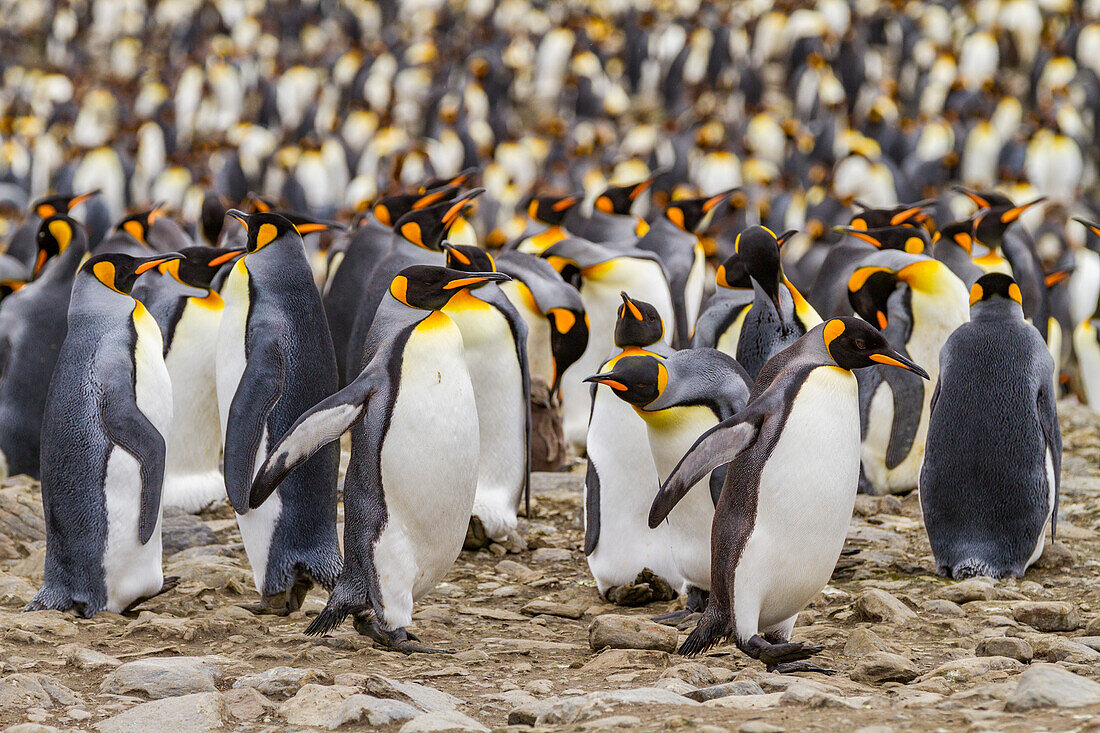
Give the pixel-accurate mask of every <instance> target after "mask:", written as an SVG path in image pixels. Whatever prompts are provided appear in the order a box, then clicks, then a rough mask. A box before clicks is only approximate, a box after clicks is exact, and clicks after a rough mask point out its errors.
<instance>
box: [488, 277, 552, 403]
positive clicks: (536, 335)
mask: <svg viewBox="0 0 1100 733" xmlns="http://www.w3.org/2000/svg"><path fill="white" fill-rule="evenodd" d="M500 289H501V290H502V291H504V294H505V295H507V296H508V300H510V301H511V302H512V305H514V306H515V307H516V310H517V311H519V314H520V316H522V317H523V320H524V322H525V323H526V324H527V364H528V370H529V371H530V373H531V379H532V380H535V379H539V380H541V381H543V382H545V383H546V385H547V386H548V387H549V386H550V385H551V384H553V382H554V355H553V353H552V352H551V350H550V322H549V321H548V320H547V319H546V316H545V315H544V314H543V313H542V311H540V310H539V309H538V306H537V305H536V304H535V299H534V296H533V295H531V291H530V289H528V287H527V286H526V285H524V284H523V283H521V282H519V281H518V280H512V281H509V282H503V283H500Z"/></svg>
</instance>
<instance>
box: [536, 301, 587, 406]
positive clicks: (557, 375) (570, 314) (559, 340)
mask: <svg viewBox="0 0 1100 733" xmlns="http://www.w3.org/2000/svg"><path fill="white" fill-rule="evenodd" d="M546 318H547V320H549V321H550V354H551V356H552V358H553V360H554V383H553V384H552V385H550V393H551V394H555V393H557V391H558V390H559V389H560V388H561V378H562V375H563V374H565V370H566V369H568V368H569V367H570V366H572V365H573V363H574V362H576V361H577V359H580V358H581V356H582V355H583V354H584V351H585V349H587V348H588V328H589V324H588V314H587V313H585V312H584V309H583V308H581V309H580V310H573V309H570V308H551V309H549V310H548V311H546Z"/></svg>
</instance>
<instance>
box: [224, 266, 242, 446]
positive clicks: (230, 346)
mask: <svg viewBox="0 0 1100 733" xmlns="http://www.w3.org/2000/svg"><path fill="white" fill-rule="evenodd" d="M222 295H223V297H224V299H225V308H224V309H223V312H222V319H221V324H220V326H219V328H218V352H217V353H218V365H217V384H218V411H219V413H220V416H221V429H222V440H223V442H224V440H225V428H226V424H227V423H228V422H229V406H230V405H231V404H233V396H234V395H235V394H236V393H237V386H238V385H239V384H240V383H241V375H243V374H244V368H245V365H246V364H247V363H248V358H247V355H246V352H245V338H246V336H247V334H248V307H249V302H248V269H247V268H246V267H245V265H244V258H242V259H240V260H238V261H237V264H236V265H234V266H233V271H232V272H231V273H230V274H229V277H228V278H227V279H226V282H225V287H224V288H223V293H222Z"/></svg>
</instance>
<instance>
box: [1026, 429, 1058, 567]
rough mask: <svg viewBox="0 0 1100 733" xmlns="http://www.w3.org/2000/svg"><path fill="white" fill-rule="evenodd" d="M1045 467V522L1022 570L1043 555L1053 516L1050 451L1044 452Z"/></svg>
mask: <svg viewBox="0 0 1100 733" xmlns="http://www.w3.org/2000/svg"><path fill="white" fill-rule="evenodd" d="M1043 463H1044V465H1045V466H1046V474H1047V488H1048V491H1047V520H1046V521H1045V522H1043V528H1042V529H1041V530H1040V531H1039V540H1038V541H1037V542H1036V543H1035V549H1034V550H1033V551H1032V553H1031V557H1029V558H1028V559H1027V564H1026V565H1024V568H1025V569H1026V568H1030V567H1031V566H1032V565H1033V564H1034V563H1035V561H1036V560H1038V559H1039V556H1040V555H1042V554H1043V548H1044V547H1045V546H1046V539H1047V525H1048V524H1049V523H1050V520H1051V518H1052V517H1053V515H1054V486H1055V484H1054V461H1053V458H1052V456H1051V455H1050V449H1049V448H1048V449H1047V451H1046V455H1045V456H1044V460H1043Z"/></svg>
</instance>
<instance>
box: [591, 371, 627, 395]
mask: <svg viewBox="0 0 1100 733" xmlns="http://www.w3.org/2000/svg"><path fill="white" fill-rule="evenodd" d="M583 381H585V382H595V383H596V384H606V385H607V386H608V387H610V388H611V389H613V390H615V391H616V392H626V391H627V389H629V388H628V387H627V386H626V385H625V384H623V383H622V382H620V381H619V380H617V379H615V378H614V377H612V376H611V375H609V374H593V375H592V376H591V377H585V378H584V380H583Z"/></svg>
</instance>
